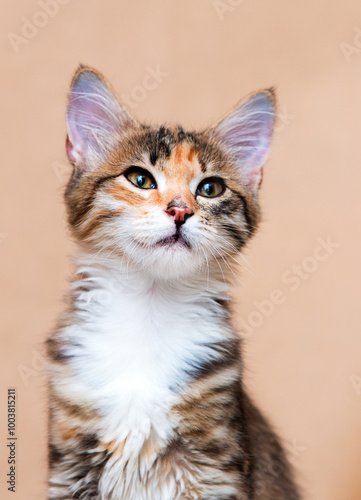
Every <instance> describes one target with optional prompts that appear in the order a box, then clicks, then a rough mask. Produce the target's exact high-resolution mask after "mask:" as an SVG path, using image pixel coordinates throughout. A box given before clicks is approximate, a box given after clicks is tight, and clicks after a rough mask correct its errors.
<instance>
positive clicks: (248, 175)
mask: <svg viewBox="0 0 361 500" xmlns="http://www.w3.org/2000/svg"><path fill="white" fill-rule="evenodd" d="M275 116H276V112H275V94H274V90H273V89H269V90H262V91H260V92H256V93H254V94H251V95H250V96H249V97H248V98H246V99H245V100H243V101H241V102H240V103H239V104H238V105H236V106H235V108H233V109H232V110H231V111H230V112H229V113H228V114H227V115H226V116H225V117H224V118H222V119H221V120H220V121H219V122H218V123H216V125H214V127H212V129H211V130H210V131H211V133H212V134H214V135H215V137H216V138H217V139H218V140H220V141H221V142H222V143H223V144H224V145H225V147H226V149H227V150H228V151H229V152H230V153H231V155H232V156H233V158H234V160H235V162H236V165H237V166H238V169H239V172H240V175H241V179H242V181H243V182H244V183H245V184H246V186H247V187H248V188H249V190H250V191H251V193H252V194H254V195H256V194H257V192H258V188H259V186H260V184H261V181H262V172H263V165H264V163H265V161H266V159H267V156H268V153H269V149H270V145H271V139H272V134H273V129H274V122H275Z"/></svg>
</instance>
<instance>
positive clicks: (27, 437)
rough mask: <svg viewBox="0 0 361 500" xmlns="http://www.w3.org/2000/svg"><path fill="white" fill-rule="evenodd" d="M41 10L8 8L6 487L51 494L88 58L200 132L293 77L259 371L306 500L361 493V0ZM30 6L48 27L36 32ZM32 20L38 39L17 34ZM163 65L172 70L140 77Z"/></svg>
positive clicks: (287, 95) (259, 279) (1, 449)
mask: <svg viewBox="0 0 361 500" xmlns="http://www.w3.org/2000/svg"><path fill="white" fill-rule="evenodd" d="M54 1H55V0H54ZM59 3H60V2H59ZM217 9H218V10H217ZM225 9H226V10H225ZM39 12H40V14H39ZM41 12H44V7H41V2H40V1H38V0H36V1H35V0H27V1H25V0H22V1H20V2H13V1H10V0H6V1H3V3H2V14H1V21H0V22H1V27H2V36H1V47H2V70H3V71H2V79H1V86H2V88H1V101H2V107H1V109H2V112H1V121H2V129H1V139H2V147H1V152H2V166H1V170H0V177H1V179H0V189H1V200H0V203H1V207H0V219H1V220H0V259H1V268H0V272H1V306H2V310H1V354H0V356H1V364H0V370H1V392H0V410H1V411H0V437H1V439H0V459H1V464H0V465H1V469H0V475H1V478H0V497H1V498H4V499H5V498H9V499H10V498H14V497H15V498H18V499H21V500H23V499H24V500H33V499H34V500H35V499H36V500H38V499H40V500H41V499H45V480H46V446H45V442H46V416H45V414H46V400H45V389H44V387H45V379H44V376H43V372H42V360H41V358H40V357H39V353H41V344H42V342H43V339H44V338H45V336H46V334H47V332H48V331H49V329H50V328H51V327H52V326H53V324H54V322H55V318H56V316H57V313H58V312H59V311H60V309H61V298H62V295H63V294H64V292H65V290H66V278H67V275H68V274H69V266H68V258H67V254H68V252H69V250H70V244H69V243H68V242H67V231H66V229H65V222H64V208H63V205H62V190H63V186H64V183H65V180H66V177H67V175H68V173H69V168H68V167H67V166H66V158H65V150H64V138H65V120H64V112H65V98H66V92H67V89H68V85H69V81H70V78H71V76H72V73H73V71H74V70H75V68H76V66H77V64H78V63H79V62H84V63H87V64H90V65H93V66H94V67H96V68H98V69H99V70H101V71H102V72H104V73H105V74H106V75H107V76H108V78H109V79H110V80H111V81H112V82H113V84H114V86H115V88H116V89H117V90H118V91H119V94H131V93H132V92H133V95H136V96H137V98H138V100H140V102H138V103H136V104H137V105H136V107H135V108H134V114H135V115H136V116H137V117H138V118H140V119H145V120H155V121H157V122H160V121H163V120H167V121H179V122H181V123H183V124H184V125H185V126H188V127H202V126H205V125H207V124H209V123H211V122H212V121H214V120H216V119H217V118H218V117H219V116H220V115H222V114H223V113H224V112H225V111H226V110H228V109H229V108H230V107H231V106H232V105H233V104H234V103H235V102H236V101H237V100H238V99H239V98H240V97H242V96H244V95H245V94H247V93H249V92H250V91H253V90H256V89H258V88H262V87H267V86H270V85H275V86H276V87H277V93H278V97H279V122H278V126H277V133H276V136H275V140H274V144H273V149H272V154H271V157H270V160H269V162H268V165H267V167H266V172H265V178H264V184H263V187H262V195H261V198H262V204H263V209H264V222H263V224H262V227H261V230H260V231H259V233H258V235H257V237H256V238H255V240H254V241H253V242H252V243H251V244H250V246H249V247H248V249H247V255H248V261H249V267H250V270H251V272H249V271H246V270H243V272H242V274H241V280H242V283H243V284H239V286H238V287H237V290H236V291H235V296H236V310H237V321H238V322H239V324H240V325H241V324H242V325H243V327H244V331H245V332H246V333H247V336H248V339H247V340H246V342H245V359H246V364H247V380H248V385H249V387H250V389H251V392H252V393H253V394H254V397H255V398H256V400H257V401H258V402H259V404H260V406H261V407H262V408H263V409H264V411H265V412H266V413H267V414H268V415H269V416H270V417H271V418H272V421H273V422H274V424H275V425H276V426H277V428H278V429H279V431H280V433H281V434H282V435H283V437H284V439H285V440H286V442H287V445H288V448H289V449H290V453H291V457H292V460H293V462H294V464H295V466H296V468H297V470H298V475H299V478H300V482H301V483H302V484H303V486H304V488H305V492H306V494H305V498H306V499H309V500H311V499H312V500H359V499H360V498H361V477H360V460H361V362H360V350H361V338H360V334H359V331H360V328H359V319H360V318H359V317H360V285H359V283H360V279H359V276H360V275H359V271H360V265H359V259H360V247H359V243H360V235H359V227H360V222H359V219H360V217H359V210H360V203H359V193H360V184H359V182H360V178H361V166H360V143H361V81H360V76H361V35H360V36H359V35H358V34H357V28H361V4H360V2H359V1H358V0H357V1H348V2H341V1H339V0H338V1H336V0H333V1H331V0H322V1H318V2H315V1H310V0H307V1H303V2H294V1H292V2H291V1H280V0H275V1H272V2H270V1H267V0H263V1H262V0H253V1H251V0H244V1H243V2H241V1H238V2H237V0H218V3H217V2H213V1H212V0H197V1H191V0H182V1H165V0H156V1H152V2H149V1H145V0H144V1H133V2H131V1H128V2H125V1H119V0H117V1H108V2H100V1H98V2H96V1H95V0H87V1H75V0H69V1H65V0H63V1H62V5H59V8H58V12H55V11H54V13H53V17H49V16H47V15H45V16H44V14H42V13H41ZM24 18H25V19H24ZM26 19H27V20H30V21H31V22H33V21H34V22H36V23H37V24H43V26H42V27H35V29H33V33H31V31H29V30H30V29H31V28H29V26H28V27H27V30H28V31H25V32H24V29H25V27H24V26H25V24H26V22H27V21H26ZM32 20H33V21H32ZM355 29H356V31H355ZM22 31H23V32H24V33H25V35H26V36H27V37H29V35H32V38H25V37H24V38H23V40H21V39H17V42H16V41H15V35H18V36H23V35H22ZM360 32H361V30H360ZM9 33H13V35H11V37H12V42H11V41H10V40H9V38H8V36H9ZM15 49H16V50H15ZM157 65H158V66H159V68H160V70H161V71H162V72H163V73H165V74H166V75H165V74H163V77H162V79H161V81H160V82H159V83H158V84H157V86H156V88H155V89H153V90H146V91H145V90H144V89H143V90H139V86H141V85H142V82H143V79H144V78H145V76H146V75H147V74H148V72H149V68H151V69H156V67H157ZM134 93H135V94H134ZM140 97H141V99H140ZM319 238H322V239H324V240H326V239H327V238H329V239H330V240H331V241H332V242H334V243H335V244H338V246H337V248H334V249H333V251H332V253H328V254H327V253H323V254H322V257H323V260H322V261H316V260H313V259H312V255H313V253H314V252H315V251H316V254H317V247H318V244H319V243H318V240H319ZM317 255H321V254H317ZM299 264H300V265H302V266H304V268H305V269H306V272H305V271H303V272H304V273H305V276H306V277H304V278H302V279H300V282H299V285H300V286H299V287H298V289H297V290H294V291H293V290H292V289H291V284H290V283H287V281H285V276H284V273H287V272H288V274H286V280H287V276H288V277H289V276H290V274H289V273H292V272H293V271H292V266H294V265H299ZM294 269H295V268H294ZM275 289H280V290H282V293H283V296H284V297H285V301H284V302H283V303H282V304H279V305H276V306H275V307H274V311H273V312H272V313H271V314H268V317H267V316H266V315H265V314H264V315H262V314H258V316H257V314H255V311H257V306H256V305H255V301H258V302H262V301H264V300H266V299H269V297H270V296H271V293H272V292H273V291H274V290H275ZM255 321H256V322H257V321H258V324H259V326H257V327H253V328H252V327H250V326H249V324H250V322H251V323H252V322H253V324H255V323H254V322H255ZM247 325H248V326H247ZM9 386H16V387H17V390H18V420H17V434H18V437H19V440H18V449H17V453H18V454H17V458H18V468H17V476H18V482H17V492H16V494H15V495H14V494H10V493H8V492H7V491H6V488H5V474H6V472H7V464H6V441H5V439H6V421H5V416H6V415H5V410H6V406H5V404H6V388H7V387H9Z"/></svg>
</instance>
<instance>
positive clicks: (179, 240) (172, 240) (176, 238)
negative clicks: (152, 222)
mask: <svg viewBox="0 0 361 500" xmlns="http://www.w3.org/2000/svg"><path fill="white" fill-rule="evenodd" d="M157 246H162V247H173V246H177V247H182V246H183V247H187V248H191V246H190V243H189V242H188V241H187V240H186V239H185V238H184V236H183V235H182V234H180V232H179V231H177V232H175V233H174V234H173V235H172V236H168V237H167V238H162V239H161V240H159V241H158V242H157Z"/></svg>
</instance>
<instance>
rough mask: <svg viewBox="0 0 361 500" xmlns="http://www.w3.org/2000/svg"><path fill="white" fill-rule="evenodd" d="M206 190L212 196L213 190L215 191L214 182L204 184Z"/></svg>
mask: <svg viewBox="0 0 361 500" xmlns="http://www.w3.org/2000/svg"><path fill="white" fill-rule="evenodd" d="M204 190H205V192H206V193H207V194H208V196H212V194H213V191H214V187H213V185H212V184H209V183H207V184H205V185H204Z"/></svg>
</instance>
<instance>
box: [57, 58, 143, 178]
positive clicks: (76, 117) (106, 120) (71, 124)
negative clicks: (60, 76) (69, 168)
mask: <svg viewBox="0 0 361 500" xmlns="http://www.w3.org/2000/svg"><path fill="white" fill-rule="evenodd" d="M132 124H134V121H133V119H132V118H130V116H129V115H128V113H127V112H126V111H125V110H124V109H123V107H122V106H121V105H120V103H119V101H118V99H117V97H116V95H115V93H114V92H113V91H112V90H111V88H110V86H109V85H108V84H107V83H106V81H105V79H104V77H103V76H102V75H100V74H99V73H98V72H97V71H94V70H92V69H91V68H88V67H84V66H80V68H79V69H78V70H77V72H76V73H75V75H74V78H73V81H72V84H71V88H70V93H69V100H68V107H67V129H68V136H67V140H66V150H67V154H68V158H69V160H70V162H71V163H72V164H73V165H75V166H78V167H80V168H81V170H84V171H86V170H92V169H94V168H96V167H97V166H99V165H100V164H101V163H103V162H104V161H105V160H106V158H107V156H108V154H109V151H110V150H111V149H112V147H114V145H115V144H116V142H117V140H119V137H120V136H121V134H122V133H124V132H125V129H126V128H127V127H129V126H132Z"/></svg>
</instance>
